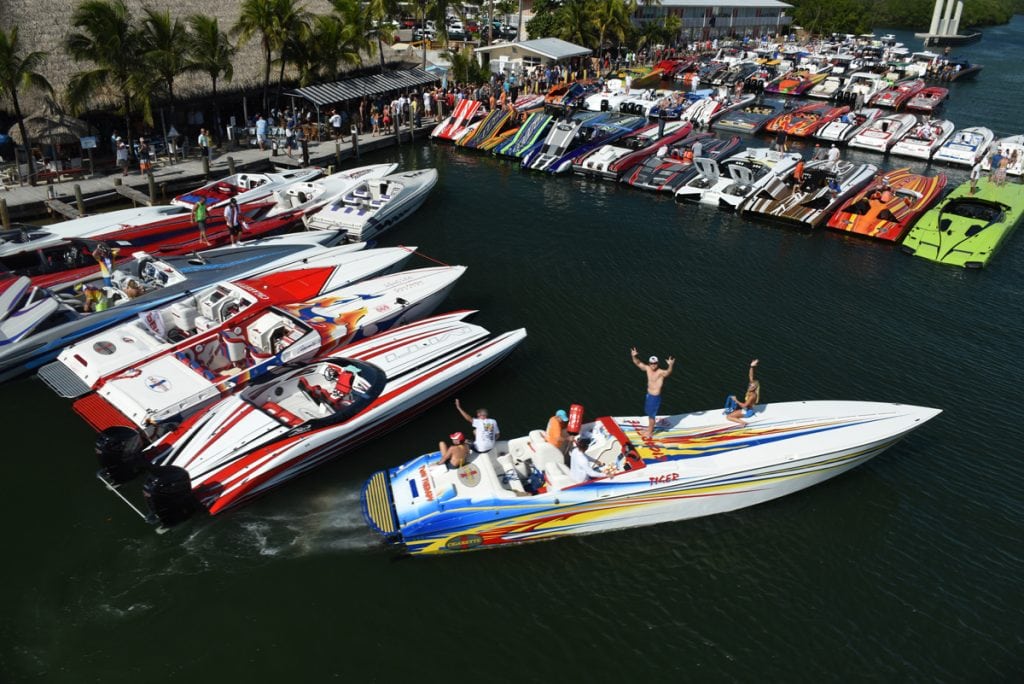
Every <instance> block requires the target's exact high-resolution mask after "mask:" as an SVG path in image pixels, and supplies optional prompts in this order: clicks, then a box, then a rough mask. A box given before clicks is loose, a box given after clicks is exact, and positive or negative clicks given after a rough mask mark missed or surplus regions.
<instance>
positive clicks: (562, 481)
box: [544, 447, 576, 489]
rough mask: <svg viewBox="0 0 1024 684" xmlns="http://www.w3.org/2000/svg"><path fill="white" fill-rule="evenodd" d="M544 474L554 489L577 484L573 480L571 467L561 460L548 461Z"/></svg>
mask: <svg viewBox="0 0 1024 684" xmlns="http://www.w3.org/2000/svg"><path fill="white" fill-rule="evenodd" d="M552 448H554V447H552ZM544 475H545V476H546V478H545V479H547V481H548V484H549V485H550V486H551V488H552V489H565V488H566V487H570V486H572V485H574V484H576V483H575V482H573V481H572V476H571V475H570V474H569V469H568V468H566V467H565V464H564V463H562V462H561V461H552V462H548V463H547V464H546V465H545V466H544Z"/></svg>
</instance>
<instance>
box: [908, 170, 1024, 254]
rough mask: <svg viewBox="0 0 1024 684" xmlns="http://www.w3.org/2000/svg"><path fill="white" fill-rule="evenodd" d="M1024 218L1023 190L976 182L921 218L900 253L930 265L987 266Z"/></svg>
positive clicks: (1023, 187)
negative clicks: (920, 259)
mask: <svg viewBox="0 0 1024 684" xmlns="http://www.w3.org/2000/svg"><path fill="white" fill-rule="evenodd" d="M1022 215H1024V185H1020V184H1019V183H1006V184H1004V185H996V184H994V183H993V182H992V181H990V180H989V179H987V178H981V179H980V180H978V191H977V192H976V193H975V194H973V195H972V194H971V190H970V183H963V184H961V185H960V186H958V187H956V188H954V189H953V192H951V193H949V195H947V196H946V198H945V199H944V200H943V201H942V203H941V204H939V205H938V206H937V207H934V208H932V209H931V211H929V212H928V213H926V214H925V215H924V216H922V217H921V218H920V220H919V221H918V222H917V225H916V226H914V228H913V229H911V231H910V232H909V233H908V234H907V237H906V239H905V240H904V241H903V251H904V252H907V253H908V254H913V255H914V256H919V257H921V258H923V259H928V260H929V261H936V262H938V263H940V264H949V265H951V266H962V267H964V268H982V267H984V266H986V265H987V264H988V262H989V260H990V259H991V258H992V256H993V255H994V254H995V253H996V251H997V250H998V249H999V247H1000V245H1002V243H1003V242H1004V241H1005V240H1006V238H1007V237H1008V236H1009V235H1010V233H1012V232H1013V230H1014V228H1016V227H1017V224H1018V223H1020V220H1021V216H1022Z"/></svg>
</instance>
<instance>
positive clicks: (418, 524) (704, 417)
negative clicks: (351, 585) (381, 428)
mask: <svg viewBox="0 0 1024 684" xmlns="http://www.w3.org/2000/svg"><path fill="white" fill-rule="evenodd" d="M722 413H723V412H722V411H716V410H708V411H699V412H694V413H684V414H679V415H674V416H662V417H659V418H658V421H657V427H656V429H655V432H654V435H653V436H652V437H647V436H646V435H645V434H643V433H642V432H641V430H642V429H643V428H645V427H646V425H647V419H646V418H644V417H601V418H598V419H597V420H595V421H593V422H590V423H585V424H584V425H583V426H582V427H581V430H580V437H581V438H582V441H578V442H577V444H579V445H580V448H581V454H580V456H581V457H582V458H583V459H585V461H586V464H585V465H586V470H591V471H593V472H595V473H599V474H598V475H596V476H594V477H593V478H592V479H588V478H587V477H586V476H584V477H583V478H582V481H580V479H581V478H580V477H579V476H574V475H573V472H572V470H570V468H567V467H566V462H565V457H564V456H563V454H562V452H561V451H560V450H559V449H558V448H556V447H553V446H551V445H550V444H548V443H547V441H546V440H545V438H544V433H543V432H542V431H540V430H534V431H532V432H531V433H530V434H529V435H527V436H524V437H518V438H516V439H512V440H508V441H499V442H498V443H497V444H496V445H495V447H494V449H492V450H491V451H488V452H484V453H482V454H474V455H472V456H471V460H470V461H469V462H468V463H467V464H465V465H463V466H462V467H461V468H459V469H457V470H448V469H446V467H445V466H443V465H438V464H437V461H438V460H439V457H438V454H437V453H436V452H434V453H429V454H425V455H423V456H420V457H418V458H414V459H413V460H411V461H408V462H406V463H403V464H402V465H399V466H397V467H395V468H390V469H388V470H386V471H381V472H378V473H375V474H374V475H373V476H371V477H370V479H369V480H368V481H367V483H366V484H365V485H364V486H363V491H362V497H361V498H362V507H363V513H364V517H365V519H366V521H367V524H368V525H369V526H370V528H371V529H373V530H374V531H376V532H377V533H379V534H381V535H382V536H383V538H384V539H385V540H386V541H387V542H389V543H393V544H400V545H401V547H402V548H403V549H404V550H405V551H407V552H408V553H411V554H433V553H451V552H455V551H465V550H469V549H484V548H493V547H498V546H505V545H508V544H520V543H524V542H529V541H541V540H547V539H556V538H559V537H566V536H570V535H579V534H589V533H594V532H606V531H612V530H620V529H626V528H631V527H640V526H645V525H654V524H659V523H665V522H673V521H679V520H687V519H690V518H697V517H701V516H706V515H715V514H718V513H726V512H728V511H734V510H737V509H741V508H746V507H748V506H753V505H756V504H759V503H763V502H765V501H771V500H773V499H777V498H779V497H782V496H785V495H787V494H792V493H794V492H798V491H800V490H802V489H806V488H807V487H810V486H812V485H815V484H818V483H820V482H824V481H825V480H828V479H830V478H832V477H835V476H836V475H839V474H841V473H844V472H846V471H848V470H850V469H852V468H855V467H857V466H858V465H861V464H862V463H865V462H867V461H868V460H870V459H872V458H874V457H875V456H877V455H878V454H880V453H881V452H883V451H885V450H886V449H888V448H890V447H892V446H893V445H895V444H896V443H897V442H898V441H899V440H900V439H902V438H903V437H905V436H906V435H908V434H909V433H910V432H912V431H913V430H915V429H917V428H919V427H921V426H922V425H924V424H925V423H926V422H928V421H929V420H931V419H932V418H934V417H935V416H937V415H938V414H939V413H940V410H939V409H933V408H925V407H920V406H908V405H903V404H886V403H872V402H854V401H802V402H788V403H776V404H764V405H761V406H758V408H757V409H756V411H755V414H754V416H753V417H752V418H750V419H749V422H748V423H747V425H746V426H744V427H739V426H737V425H735V424H733V423H730V422H728V421H727V420H725V417H724V416H723V415H722ZM641 426H643V428H642V427H641Z"/></svg>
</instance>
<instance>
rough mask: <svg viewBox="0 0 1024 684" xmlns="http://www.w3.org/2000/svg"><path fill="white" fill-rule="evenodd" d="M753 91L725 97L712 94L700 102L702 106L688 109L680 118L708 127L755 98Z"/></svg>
mask: <svg viewBox="0 0 1024 684" xmlns="http://www.w3.org/2000/svg"><path fill="white" fill-rule="evenodd" d="M755 98H756V96H755V95H754V94H752V93H743V94H740V95H733V94H729V95H726V96H725V97H716V96H714V95H713V96H711V97H709V98H706V99H705V100H702V101H701V102H700V105H701V106H700V107H697V108H696V109H692V108H690V109H687V110H686V111H685V112H684V113H683V114H682V115H681V116H680V118H682V119H685V120H686V121H691V122H693V125H695V126H703V127H705V128H706V127H708V126H710V125H711V123H712V122H713V121H714V120H715V119H717V118H719V117H722V116H725V115H726V114H727V113H728V112H731V111H733V110H735V109H741V108H743V107H745V106H747V105H749V104H750V103H751V102H753V101H754V100H755Z"/></svg>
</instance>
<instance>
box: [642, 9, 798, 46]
mask: <svg viewBox="0 0 1024 684" xmlns="http://www.w3.org/2000/svg"><path fill="white" fill-rule="evenodd" d="M792 7H793V6H792V5H790V4H787V3H785V2H779V0H728V1H726V2H721V3H709V2H707V0H661V3H660V4H646V5H640V6H639V7H638V8H637V11H636V14H635V15H634V19H635V21H637V23H640V24H643V23H646V22H650V21H662V20H664V18H665V17H666V16H675V17H679V19H680V20H681V21H682V28H681V29H680V36H681V37H682V38H683V39H686V40H710V39H714V38H724V37H726V36H738V37H741V38H742V37H744V36H761V35H766V34H767V35H772V36H774V35H775V34H777V33H788V32H789V25H790V24H791V23H792V21H793V18H792V17H790V16H787V14H786V11H787V10H789V9H790V8H792Z"/></svg>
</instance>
